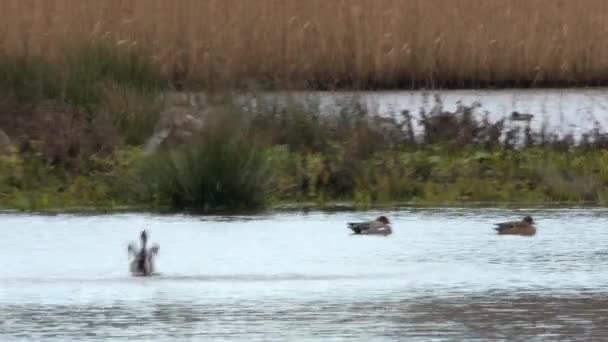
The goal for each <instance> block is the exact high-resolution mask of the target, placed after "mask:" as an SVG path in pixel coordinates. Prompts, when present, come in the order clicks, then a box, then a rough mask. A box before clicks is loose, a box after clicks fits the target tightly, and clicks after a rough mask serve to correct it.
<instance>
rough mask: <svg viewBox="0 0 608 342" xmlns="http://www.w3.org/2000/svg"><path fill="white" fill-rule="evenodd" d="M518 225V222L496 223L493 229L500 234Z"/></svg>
mask: <svg viewBox="0 0 608 342" xmlns="http://www.w3.org/2000/svg"><path fill="white" fill-rule="evenodd" d="M518 223H519V222H518V221H510V222H501V223H496V227H494V229H496V230H497V231H499V232H502V231H505V230H507V229H511V228H513V227H515V226H516V225H517V224H518Z"/></svg>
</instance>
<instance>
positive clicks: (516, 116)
mask: <svg viewBox="0 0 608 342" xmlns="http://www.w3.org/2000/svg"><path fill="white" fill-rule="evenodd" d="M532 118H534V114H528V113H520V112H512V113H511V120H512V121H531V120H532Z"/></svg>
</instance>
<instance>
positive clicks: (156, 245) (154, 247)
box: [150, 243, 160, 255]
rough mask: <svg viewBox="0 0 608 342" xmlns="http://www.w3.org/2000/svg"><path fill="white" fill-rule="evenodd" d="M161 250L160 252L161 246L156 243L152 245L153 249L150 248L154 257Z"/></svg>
mask: <svg viewBox="0 0 608 342" xmlns="http://www.w3.org/2000/svg"><path fill="white" fill-rule="evenodd" d="M159 250H160V246H159V245H158V244H157V243H155V244H154V245H152V247H150V253H151V254H152V255H157V254H158V251H159Z"/></svg>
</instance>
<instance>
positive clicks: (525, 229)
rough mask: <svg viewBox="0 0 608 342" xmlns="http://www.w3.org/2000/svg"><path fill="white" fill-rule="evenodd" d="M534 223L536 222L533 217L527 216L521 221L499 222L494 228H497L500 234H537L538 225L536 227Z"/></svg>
mask: <svg viewBox="0 0 608 342" xmlns="http://www.w3.org/2000/svg"><path fill="white" fill-rule="evenodd" d="M534 223H535V222H534V220H533V219H532V217H530V216H526V217H524V219H523V220H521V221H511V222H502V223H497V224H496V226H497V227H494V229H496V231H497V232H498V234H511V235H525V236H532V235H534V234H536V227H534Z"/></svg>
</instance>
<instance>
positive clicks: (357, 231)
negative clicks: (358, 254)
mask: <svg viewBox="0 0 608 342" xmlns="http://www.w3.org/2000/svg"><path fill="white" fill-rule="evenodd" d="M348 228H350V229H351V230H352V231H353V232H354V233H355V234H361V228H360V227H358V226H357V224H356V223H352V222H349V223H348Z"/></svg>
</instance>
